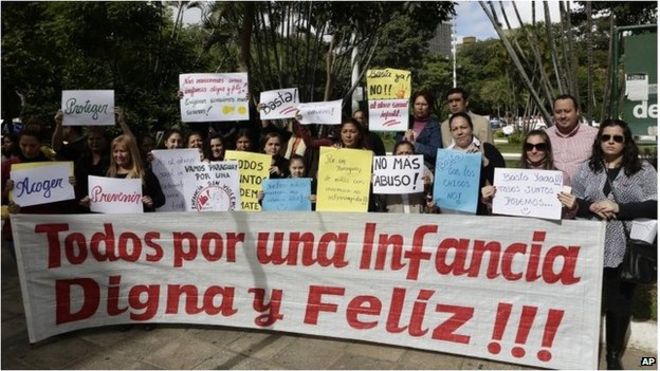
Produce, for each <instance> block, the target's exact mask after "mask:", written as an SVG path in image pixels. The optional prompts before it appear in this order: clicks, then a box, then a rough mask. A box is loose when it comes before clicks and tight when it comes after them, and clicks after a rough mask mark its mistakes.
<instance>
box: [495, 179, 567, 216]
mask: <svg viewBox="0 0 660 371" xmlns="http://www.w3.org/2000/svg"><path fill="white" fill-rule="evenodd" d="M493 183H494V185H495V188H496V189H497V191H496V192H495V197H493V213H494V214H501V215H514V216H526V217H532V218H543V219H553V220H560V219H561V202H559V200H558V199H557V194H559V192H561V187H562V185H563V184H564V176H563V175H562V172H561V171H554V170H534V169H503V168H495V177H494V178H493Z"/></svg>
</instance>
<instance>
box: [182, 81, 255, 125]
mask: <svg viewBox="0 0 660 371" xmlns="http://www.w3.org/2000/svg"><path fill="white" fill-rule="evenodd" d="M179 89H180V90H181V92H183V98H181V102H180V106H181V121H183V122H207V121H239V120H249V119H250V109H249V102H248V75H247V73H244V72H237V73H188V74H181V75H179Z"/></svg>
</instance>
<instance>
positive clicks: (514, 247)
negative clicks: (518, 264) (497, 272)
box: [502, 243, 527, 281]
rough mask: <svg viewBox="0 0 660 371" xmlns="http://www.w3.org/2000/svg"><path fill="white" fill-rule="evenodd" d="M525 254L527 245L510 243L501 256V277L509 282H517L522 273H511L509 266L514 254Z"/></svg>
mask: <svg viewBox="0 0 660 371" xmlns="http://www.w3.org/2000/svg"><path fill="white" fill-rule="evenodd" d="M526 252H527V245H525V244H524V243H512V244H511V245H509V247H507V248H506V249H505V250H504V255H503V256H502V276H504V278H506V279H507V280H509V281H517V280H519V279H520V278H521V277H522V276H523V274H522V273H513V272H512V271H511V265H512V264H513V257H514V255H516V254H523V255H524V254H525V253H526Z"/></svg>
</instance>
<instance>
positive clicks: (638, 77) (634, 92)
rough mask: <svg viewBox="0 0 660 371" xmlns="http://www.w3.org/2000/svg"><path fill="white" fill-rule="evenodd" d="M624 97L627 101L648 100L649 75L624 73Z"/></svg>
mask: <svg viewBox="0 0 660 371" xmlns="http://www.w3.org/2000/svg"><path fill="white" fill-rule="evenodd" d="M626 97H627V98H628V100H629V101H647V100H649V75H647V74H645V73H634V74H628V75H626Z"/></svg>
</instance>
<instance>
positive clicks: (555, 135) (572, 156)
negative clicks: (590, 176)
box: [545, 124, 598, 183]
mask: <svg viewBox="0 0 660 371" xmlns="http://www.w3.org/2000/svg"><path fill="white" fill-rule="evenodd" d="M545 132H546V133H547V134H548V137H550V144H552V156H553V157H554V165H555V167H556V168H557V169H559V170H561V171H563V172H565V173H566V174H568V177H569V180H570V182H571V183H573V177H574V176H575V174H576V173H577V170H578V168H579V167H580V164H581V163H583V162H585V161H587V160H588V159H589V158H590V157H591V148H592V146H593V145H594V140H595V139H596V135H597V134H598V129H596V128H594V127H591V126H589V125H583V124H578V126H577V127H576V128H575V129H574V130H573V131H572V132H570V133H569V134H562V133H560V132H559V130H557V127H556V126H552V127H550V128H547V129H546V130H545Z"/></svg>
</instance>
